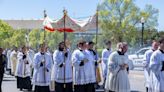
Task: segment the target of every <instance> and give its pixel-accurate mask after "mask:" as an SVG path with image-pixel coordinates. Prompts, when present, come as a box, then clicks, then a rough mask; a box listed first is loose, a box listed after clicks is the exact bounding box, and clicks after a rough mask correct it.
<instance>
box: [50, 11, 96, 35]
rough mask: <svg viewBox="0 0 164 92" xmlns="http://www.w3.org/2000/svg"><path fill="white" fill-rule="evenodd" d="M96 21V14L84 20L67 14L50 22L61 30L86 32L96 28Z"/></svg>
mask: <svg viewBox="0 0 164 92" xmlns="http://www.w3.org/2000/svg"><path fill="white" fill-rule="evenodd" d="M96 21H97V20H96V14H95V15H94V16H91V17H89V18H86V19H83V20H77V19H73V18H71V17H69V16H68V15H67V14H65V15H64V16H63V17H62V18H61V19H59V20H55V21H53V22H50V23H51V25H52V27H53V28H54V29H55V30H57V31H59V32H64V31H65V32H85V31H88V30H91V29H96ZM64 25H65V27H64Z"/></svg>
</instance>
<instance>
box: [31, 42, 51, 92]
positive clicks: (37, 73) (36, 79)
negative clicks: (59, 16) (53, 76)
mask: <svg viewBox="0 0 164 92" xmlns="http://www.w3.org/2000/svg"><path fill="white" fill-rule="evenodd" d="M39 47H40V51H39V52H38V53H36V54H35V56H34V62H33V65H34V73H33V78H32V84H33V85H35V89H34V92H50V88H49V85H50V70H51V62H52V57H51V56H50V55H48V54H47V53H45V45H44V44H41V45H40V46H39Z"/></svg>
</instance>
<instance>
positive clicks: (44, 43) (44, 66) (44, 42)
mask: <svg viewBox="0 0 164 92" xmlns="http://www.w3.org/2000/svg"><path fill="white" fill-rule="evenodd" d="M43 13H44V19H45V18H46V17H47V14H46V10H44V11H43ZM45 45H46V30H45V29H44V41H43V46H44V48H45ZM45 53H46V52H45ZM45 64H46V59H45V54H44V62H43V68H44V70H43V71H44V82H45V83H46V65H45Z"/></svg>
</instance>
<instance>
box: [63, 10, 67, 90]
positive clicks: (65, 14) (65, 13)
mask: <svg viewBox="0 0 164 92" xmlns="http://www.w3.org/2000/svg"><path fill="white" fill-rule="evenodd" d="M63 14H64V49H65V51H67V47H66V32H65V28H66V27H65V26H66V25H65V24H66V16H67V11H66V10H65V9H64V10H63ZM65 61H66V57H65V55H64V89H65V88H66V84H65V73H66V68H65V66H66V65H65Z"/></svg>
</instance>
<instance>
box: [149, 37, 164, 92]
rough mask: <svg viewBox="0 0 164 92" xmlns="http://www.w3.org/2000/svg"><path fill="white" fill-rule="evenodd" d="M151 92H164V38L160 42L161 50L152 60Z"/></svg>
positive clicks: (157, 51) (154, 54) (156, 52)
mask: <svg viewBox="0 0 164 92" xmlns="http://www.w3.org/2000/svg"><path fill="white" fill-rule="evenodd" d="M150 80H152V82H151V83H152V84H151V87H152V90H151V92H164V38H161V39H160V40H159V49H158V50H156V51H155V52H153V54H152V56H151V58H150Z"/></svg>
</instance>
